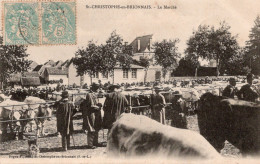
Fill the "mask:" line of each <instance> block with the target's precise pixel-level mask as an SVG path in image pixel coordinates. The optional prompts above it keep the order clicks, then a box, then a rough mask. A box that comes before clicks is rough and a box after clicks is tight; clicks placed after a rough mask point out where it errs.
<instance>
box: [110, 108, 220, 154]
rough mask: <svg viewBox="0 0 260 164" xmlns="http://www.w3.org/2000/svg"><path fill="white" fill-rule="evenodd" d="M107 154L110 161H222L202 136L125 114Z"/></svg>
mask: <svg viewBox="0 0 260 164" xmlns="http://www.w3.org/2000/svg"><path fill="white" fill-rule="evenodd" d="M107 152H108V156H110V157H129V156H130V157H156V156H160V158H161V157H165V158H166V157H167V158H185V159H187V158H189V157H190V158H201V159H217V158H221V156H220V154H219V153H218V152H217V151H216V150H215V149H214V148H213V147H212V146H211V145H210V144H209V143H208V141H207V140H206V139H204V138H203V137H202V136H201V135H200V134H199V133H197V132H195V131H190V130H187V129H178V128H174V127H171V126H167V125H163V124H160V123H159V122H157V121H155V120H152V119H150V118H148V117H146V116H142V115H133V114H131V113H130V114H122V115H121V116H120V118H119V119H118V120H117V121H116V122H115V123H114V125H113V127H112V129H111V131H110V133H109V135H108V144H107Z"/></svg>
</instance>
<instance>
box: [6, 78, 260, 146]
mask: <svg viewBox="0 0 260 164" xmlns="http://www.w3.org/2000/svg"><path fill="white" fill-rule="evenodd" d="M246 79H247V84H245V85H243V86H242V87H241V89H240V90H238V89H237V88H236V81H237V79H235V78H229V79H219V78H215V79H214V78H213V79H209V78H208V77H206V78H201V79H196V80H190V81H188V82H186V81H185V80H172V81H167V82H154V83H134V84H121V85H112V84H104V85H102V84H101V83H99V84H98V85H96V86H95V87H93V86H90V88H89V89H88V92H87V93H86V96H85V98H84V100H83V102H81V104H80V109H81V112H82V118H83V127H82V128H83V130H84V131H85V132H86V133H87V144H88V147H89V148H91V149H94V148H96V147H98V146H102V145H100V144H99V143H98V132H99V131H100V130H101V129H102V128H104V129H108V132H109V130H110V129H111V127H112V125H113V123H114V122H115V121H116V120H117V119H118V118H119V117H120V115H121V114H122V113H129V112H131V111H132V106H131V104H130V102H129V101H128V99H127V98H126V95H124V94H123V93H122V92H121V91H122V88H123V89H126V88H128V87H131V86H145V87H151V88H152V89H153V90H154V92H153V93H152V94H151V97H150V107H151V118H152V119H154V120H156V121H158V122H160V123H162V124H166V118H165V115H166V114H165V113H166V111H165V109H166V106H167V105H166V101H165V98H164V96H163V95H162V94H161V92H162V91H163V90H162V87H161V86H162V85H163V84H172V86H175V87H176V86H177V83H179V84H180V87H185V86H186V85H190V86H189V87H193V86H194V85H195V84H211V83H212V81H220V80H222V81H227V80H228V81H229V84H228V85H227V86H226V87H225V89H224V90H223V93H222V96H223V97H227V98H236V97H237V98H238V99H241V100H245V101H251V102H255V101H256V100H257V99H258V96H259V95H258V94H259V93H257V91H256V90H255V88H254V87H253V85H252V83H253V75H252V74H248V75H247V77H246ZM101 89H104V90H105V92H106V94H105V102H104V104H101V103H98V101H97V94H95V92H97V91H98V90H101ZM67 90H68V88H67V87H58V86H57V87H56V88H51V87H46V88H43V89H41V90H40V89H38V88H29V89H27V88H24V89H17V90H14V89H11V90H10V91H9V92H6V94H10V95H11V99H14V100H18V101H23V100H24V99H25V98H26V97H27V96H36V97H40V98H42V99H45V100H46V99H48V98H49V96H48V95H49V94H52V93H53V92H55V91H61V92H62V94H61V97H62V98H61V100H59V101H57V102H56V103H55V104H54V107H55V108H56V109H57V110H56V117H57V132H58V133H59V134H61V138H62V147H63V149H64V151H66V150H67V149H68V148H70V135H71V134H72V132H73V116H74V115H75V113H76V112H77V109H78V108H76V107H75V105H74V102H73V101H72V100H71V99H70V98H69V92H68V91H67ZM174 95H175V96H174V97H173V99H172V100H171V106H170V107H171V109H173V110H171V111H172V113H171V114H172V118H173V119H172V124H171V125H172V126H175V127H178V128H187V120H186V114H187V111H185V110H184V108H182V107H181V104H180V102H181V99H182V95H181V94H180V93H179V92H178V91H177V92H175V93H174ZM102 108H103V111H104V117H103V118H102V116H101V109H102Z"/></svg>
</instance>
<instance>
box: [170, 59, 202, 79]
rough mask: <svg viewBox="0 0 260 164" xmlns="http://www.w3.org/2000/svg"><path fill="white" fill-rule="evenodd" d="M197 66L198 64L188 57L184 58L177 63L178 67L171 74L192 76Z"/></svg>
mask: <svg viewBox="0 0 260 164" xmlns="http://www.w3.org/2000/svg"><path fill="white" fill-rule="evenodd" d="M198 66H199V62H196V61H195V60H192V59H191V58H189V57H185V58H182V59H181V60H180V61H179V65H178V67H177V68H176V69H175V70H174V71H173V74H174V76H194V75H195V71H196V68H197V67H198Z"/></svg>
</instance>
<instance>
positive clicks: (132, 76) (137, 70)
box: [63, 62, 144, 86]
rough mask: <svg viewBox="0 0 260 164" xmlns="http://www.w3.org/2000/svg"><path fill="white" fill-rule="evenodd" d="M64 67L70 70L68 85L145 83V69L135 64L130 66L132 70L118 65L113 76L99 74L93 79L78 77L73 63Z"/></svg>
mask: <svg viewBox="0 0 260 164" xmlns="http://www.w3.org/2000/svg"><path fill="white" fill-rule="evenodd" d="M63 67H66V68H67V70H68V85H73V84H76V85H77V86H82V85H83V84H88V85H91V83H98V82H99V81H101V83H102V84H104V83H108V82H109V83H111V84H112V83H113V84H121V83H133V82H144V67H141V66H138V65H134V64H131V65H130V67H131V68H130V69H123V68H122V67H121V66H119V64H117V65H116V66H115V68H114V71H113V72H112V73H111V74H108V73H107V74H102V73H100V72H97V73H95V74H94V75H92V77H91V76H90V75H88V74H85V75H84V76H77V69H76V67H75V65H73V63H72V62H66V64H63Z"/></svg>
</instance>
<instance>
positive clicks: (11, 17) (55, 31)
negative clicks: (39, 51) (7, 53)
mask: <svg viewBox="0 0 260 164" xmlns="http://www.w3.org/2000/svg"><path fill="white" fill-rule="evenodd" d="M2 5H3V6H2V8H3V14H2V20H3V21H2V23H3V32H4V44H5V45H59V44H76V39H77V36H76V0H60V1H59V0H57V1H55V0H54V1H53V0H35V1H33V0H32V1H28V2H23V1H18V0H17V2H16V1H12V2H3V3H2Z"/></svg>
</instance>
